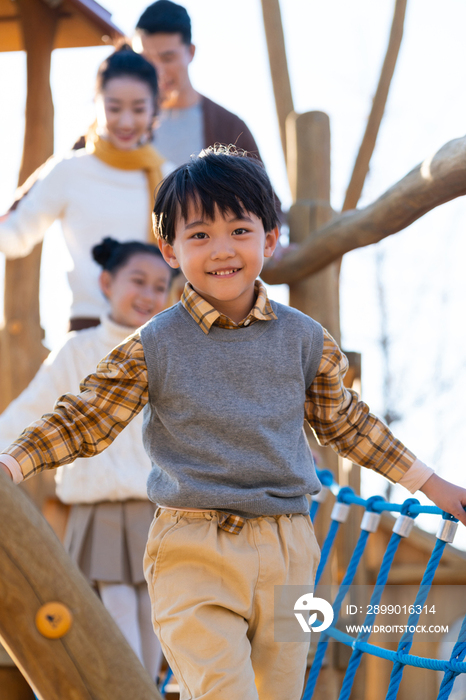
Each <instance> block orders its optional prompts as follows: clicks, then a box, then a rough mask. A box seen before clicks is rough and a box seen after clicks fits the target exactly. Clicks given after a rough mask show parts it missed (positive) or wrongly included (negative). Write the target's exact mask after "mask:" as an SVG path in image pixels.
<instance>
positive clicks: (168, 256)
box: [159, 238, 180, 268]
mask: <svg viewBox="0 0 466 700" xmlns="http://www.w3.org/2000/svg"><path fill="white" fill-rule="evenodd" d="M159 249H160V252H161V253H162V256H163V259H164V260H165V262H166V263H167V264H168V265H170V267H173V268H177V267H179V266H180V263H179V262H178V260H177V259H176V255H175V251H174V250H173V246H172V245H171V244H170V243H168V242H167V241H164V240H163V238H159Z"/></svg>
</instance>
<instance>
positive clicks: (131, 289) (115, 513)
mask: <svg viewBox="0 0 466 700" xmlns="http://www.w3.org/2000/svg"><path fill="white" fill-rule="evenodd" d="M92 252H93V257H94V260H95V261H96V263H97V264H98V265H100V266H101V268H103V270H102V272H101V273H100V277H99V284H100V288H101V290H102V292H103V294H104V296H105V297H106V299H107V300H108V302H109V304H110V313H109V315H104V316H103V317H102V319H101V321H102V322H101V325H99V326H98V327H96V328H89V329H87V330H83V331H80V332H79V333H70V334H68V336H67V338H66V340H65V343H64V345H63V346H62V347H61V349H60V350H58V352H55V353H52V354H51V355H49V357H48V358H47V360H46V361H45V362H44V364H43V365H42V367H41V368H40V370H39V372H38V373H37V375H36V376H35V378H34V379H33V380H32V382H31V384H30V385H29V386H28V387H27V389H25V390H24V391H23V393H22V394H21V395H20V396H19V397H18V398H17V399H16V400H15V401H13V403H11V404H10V406H9V407H8V408H7V409H6V411H5V412H4V413H3V414H2V415H1V416H0V445H1V446H2V448H4V447H6V446H7V445H8V444H9V443H10V442H11V441H12V440H13V439H14V438H15V437H16V436H17V435H18V434H19V432H20V430H21V429H22V427H23V426H24V425H26V424H27V423H30V422H31V421H33V420H35V419H37V417H38V416H41V415H42V414H43V413H45V412H47V411H50V410H52V408H53V405H54V403H55V401H56V399H57V397H58V396H60V395H62V394H63V393H65V392H67V391H78V389H79V382H80V381H81V380H82V378H83V377H85V376H86V375H87V374H89V373H90V372H91V371H92V370H93V368H94V367H95V365H96V364H97V362H98V361H99V360H100V359H101V358H102V357H104V356H105V355H106V354H107V353H108V352H109V351H110V350H111V349H112V348H113V347H115V346H116V345H118V344H119V343H120V342H121V341H122V340H124V339H125V338H126V337H127V336H128V335H130V334H131V333H132V332H133V331H134V329H136V328H137V327H139V326H141V325H142V324H144V323H146V322H147V321H148V320H149V319H150V318H151V317H152V316H154V315H155V314H157V313H159V312H160V311H161V310H162V309H163V308H164V306H165V304H166V300H167V294H168V289H169V286H170V279H171V270H170V268H169V267H168V265H167V264H166V263H165V262H164V260H163V259H162V256H161V254H160V252H159V249H158V248H157V247H156V246H154V245H149V244H147V243H142V242H129V243H118V242H117V241H115V240H113V239H111V238H106V239H104V241H103V242H102V243H101V244H100V245H97V246H95V247H94V248H93V251H92ZM141 432H142V414H140V415H139V416H138V417H137V418H136V419H135V420H134V421H133V422H132V423H131V425H130V426H129V428H128V430H125V431H124V432H123V433H122V434H121V435H120V436H119V437H118V439H117V440H116V441H115V444H114V445H112V447H111V449H108V450H106V451H105V452H103V453H102V454H101V455H99V456H98V457H96V458H95V459H94V460H91V461H92V463H91V462H90V461H89V460H86V459H78V460H76V462H74V464H69V465H67V466H65V467H63V468H61V469H60V470H58V472H57V475H56V482H57V495H58V496H59V498H60V499H61V500H62V501H63V502H64V503H68V504H71V512H70V517H69V520H68V526H67V531H66V535H65V547H66V549H67V550H68V552H69V554H70V555H71V557H72V559H74V561H76V563H77V564H78V565H79V567H80V568H81V570H82V571H83V573H84V574H85V575H86V576H87V578H88V579H89V581H90V582H91V583H92V584H93V585H94V586H96V587H97V589H98V591H99V594H100V596H101V598H102V602H103V604H104V605H105V607H106V608H107V609H108V611H109V613H110V614H111V615H112V617H113V618H114V619H115V621H116V622H117V624H118V625H119V627H120V629H121V630H122V632H123V634H124V635H125V637H126V638H127V640H128V642H129V643H130V645H131V646H132V648H133V649H134V651H135V652H136V654H137V656H138V657H139V659H140V660H141V662H142V663H143V664H144V666H145V667H146V669H147V670H148V671H149V673H150V675H151V677H152V678H153V679H154V680H155V679H156V677H157V675H158V671H159V668H160V662H161V651H160V645H159V642H158V640H157V638H156V636H155V634H154V632H153V630H152V623H151V614H150V600H149V595H148V592H147V585H146V583H145V581H144V575H143V569H142V560H143V555H144V548H145V544H146V540H147V533H148V531H149V526H150V523H151V521H152V518H153V515H154V509H155V505H154V504H153V503H151V502H150V501H149V500H147V491H146V480H147V477H148V475H149V472H150V468H151V467H150V461H149V458H148V457H147V455H146V453H145V451H144V448H143V445H142V436H141ZM0 452H1V450H0Z"/></svg>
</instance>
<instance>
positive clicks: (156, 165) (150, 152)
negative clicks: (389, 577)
mask: <svg viewBox="0 0 466 700" xmlns="http://www.w3.org/2000/svg"><path fill="white" fill-rule="evenodd" d="M86 151H87V152H88V153H91V154H92V155H94V156H96V158H99V160H101V161H103V162H104V163H106V164H107V165H110V166H111V167H112V168H119V169H120V170H144V172H145V174H146V176H147V184H148V187H149V204H150V212H149V224H148V236H147V240H148V241H149V243H154V234H153V231H152V209H153V205H154V195H155V190H156V189H157V187H158V185H159V184H160V182H161V181H162V179H163V175H162V167H161V166H162V163H164V162H165V158H163V157H162V156H161V155H160V154H159V153H157V151H156V150H155V148H152V146H150V145H149V144H146V145H145V146H140V147H139V148H135V149H134V150H132V151H122V150H120V149H119V148H116V147H115V146H114V145H113V144H112V143H110V141H106V140H105V139H102V138H100V136H98V135H97V134H96V133H95V131H94V130H93V129H91V130H90V132H89V134H88V135H87V136H86Z"/></svg>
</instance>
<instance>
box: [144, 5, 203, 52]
mask: <svg viewBox="0 0 466 700" xmlns="http://www.w3.org/2000/svg"><path fill="white" fill-rule="evenodd" d="M136 29H139V30H142V31H143V32H146V33H147V34H162V33H163V34H181V39H182V41H183V43H184V44H187V45H188V46H190V45H191V20H190V18H189V15H188V13H187V12H186V10H185V8H184V7H182V6H181V5H177V4H176V3H175V2H170V0H157V2H154V3H153V4H152V5H149V7H147V8H146V9H145V10H144V12H143V13H142V15H141V16H140V18H139V21H138V23H137V25H136Z"/></svg>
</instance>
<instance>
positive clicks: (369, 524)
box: [361, 510, 382, 532]
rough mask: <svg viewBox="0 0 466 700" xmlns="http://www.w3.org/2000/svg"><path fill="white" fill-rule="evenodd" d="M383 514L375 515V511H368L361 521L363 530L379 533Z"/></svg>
mask: <svg viewBox="0 0 466 700" xmlns="http://www.w3.org/2000/svg"><path fill="white" fill-rule="evenodd" d="M381 517H382V514H381V513H374V511H371V510H366V511H365V513H364V515H363V516H362V520H361V530H365V531H366V532H377V528H378V527H379V523H380V518H381Z"/></svg>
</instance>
